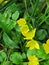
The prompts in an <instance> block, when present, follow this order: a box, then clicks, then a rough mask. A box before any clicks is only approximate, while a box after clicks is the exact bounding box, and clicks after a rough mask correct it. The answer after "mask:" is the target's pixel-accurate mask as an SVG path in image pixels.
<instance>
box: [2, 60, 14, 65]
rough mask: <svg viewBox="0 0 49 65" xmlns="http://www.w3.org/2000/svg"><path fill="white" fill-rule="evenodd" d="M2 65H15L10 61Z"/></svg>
mask: <svg viewBox="0 0 49 65" xmlns="http://www.w3.org/2000/svg"><path fill="white" fill-rule="evenodd" d="M1 65H13V64H12V63H11V62H10V61H4V62H3V63H1Z"/></svg>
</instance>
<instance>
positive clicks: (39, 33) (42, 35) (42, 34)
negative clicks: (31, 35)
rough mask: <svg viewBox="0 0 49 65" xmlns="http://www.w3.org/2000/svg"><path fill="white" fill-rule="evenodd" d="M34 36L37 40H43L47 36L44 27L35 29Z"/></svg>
mask: <svg viewBox="0 0 49 65" xmlns="http://www.w3.org/2000/svg"><path fill="white" fill-rule="evenodd" d="M36 36H37V39H38V40H44V39H45V38H46V36H47V31H46V30H44V29H40V30H38V31H37V33H36Z"/></svg>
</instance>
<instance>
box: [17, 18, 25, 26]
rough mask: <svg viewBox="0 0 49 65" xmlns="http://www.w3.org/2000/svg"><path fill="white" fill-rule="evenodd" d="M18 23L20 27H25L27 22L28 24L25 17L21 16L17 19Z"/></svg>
mask: <svg viewBox="0 0 49 65" xmlns="http://www.w3.org/2000/svg"><path fill="white" fill-rule="evenodd" d="M17 23H18V25H19V26H20V27H23V26H24V25H25V24H26V20H25V19H24V18H20V19H19V20H18V21H17Z"/></svg>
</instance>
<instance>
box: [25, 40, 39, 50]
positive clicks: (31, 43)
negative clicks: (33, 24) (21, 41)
mask: <svg viewBox="0 0 49 65" xmlns="http://www.w3.org/2000/svg"><path fill="white" fill-rule="evenodd" d="M26 47H29V50H32V49H34V48H36V49H39V44H38V42H37V41H36V40H33V39H32V40H30V41H28V42H27V44H26Z"/></svg>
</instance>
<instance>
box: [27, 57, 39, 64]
mask: <svg viewBox="0 0 49 65" xmlns="http://www.w3.org/2000/svg"><path fill="white" fill-rule="evenodd" d="M28 60H29V62H28V65H39V60H38V58H37V57H36V56H30V57H28Z"/></svg>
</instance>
